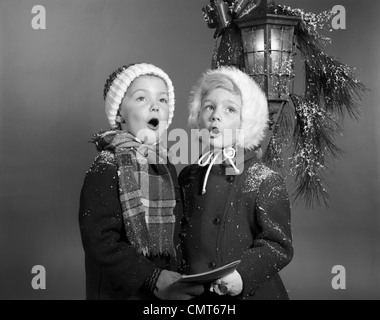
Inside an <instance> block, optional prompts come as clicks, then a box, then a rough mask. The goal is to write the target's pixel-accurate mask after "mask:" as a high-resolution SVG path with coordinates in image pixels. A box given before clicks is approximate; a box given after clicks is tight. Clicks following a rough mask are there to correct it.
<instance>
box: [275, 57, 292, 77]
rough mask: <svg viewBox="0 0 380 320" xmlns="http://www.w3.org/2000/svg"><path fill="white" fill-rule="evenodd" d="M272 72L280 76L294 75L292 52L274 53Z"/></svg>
mask: <svg viewBox="0 0 380 320" xmlns="http://www.w3.org/2000/svg"><path fill="white" fill-rule="evenodd" d="M270 61H271V69H270V72H271V73H274V74H279V75H288V76H292V75H293V73H294V72H293V60H292V54H291V53H290V52H281V51H272V52H271V54H270Z"/></svg>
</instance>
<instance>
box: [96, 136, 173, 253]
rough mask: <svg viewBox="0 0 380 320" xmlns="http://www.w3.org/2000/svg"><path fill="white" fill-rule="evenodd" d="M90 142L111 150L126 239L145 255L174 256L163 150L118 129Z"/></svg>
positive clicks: (170, 194) (170, 199) (169, 184)
mask: <svg viewBox="0 0 380 320" xmlns="http://www.w3.org/2000/svg"><path fill="white" fill-rule="evenodd" d="M92 142H94V143H95V144H96V146H97V149H98V150H104V149H107V150H112V151H113V152H114V154H115V159H116V163H117V166H118V176H119V199H120V203H121V207H122V212H123V220H124V224H125V230H126V234H127V237H128V240H129V241H130V242H131V244H132V245H133V246H134V248H135V249H136V250H137V251H138V252H139V253H142V254H144V255H145V256H150V255H161V254H163V255H171V256H175V249H174V243H173V235H174V226H175V216H174V214H173V209H174V207H175V205H176V200H175V193H174V184H173V180H172V177H171V174H170V172H169V169H168V167H167V166H166V165H165V164H163V163H166V161H167V153H166V150H164V149H163V148H160V147H159V146H152V145H145V144H143V143H142V142H141V141H139V140H138V139H137V138H135V137H134V136H133V135H132V134H130V133H129V132H126V131H120V130H112V131H108V132H105V133H100V134H97V135H95V136H94V137H93V139H92ZM164 157H165V158H164ZM157 163H158V164H157ZM149 167H151V170H149Z"/></svg>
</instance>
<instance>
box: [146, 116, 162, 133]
mask: <svg viewBox="0 0 380 320" xmlns="http://www.w3.org/2000/svg"><path fill="white" fill-rule="evenodd" d="M159 124H160V121H159V120H158V119H157V118H152V119H150V120H149V122H148V128H149V129H151V130H157V129H158V125H159Z"/></svg>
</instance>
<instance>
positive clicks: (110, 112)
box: [104, 63, 175, 129]
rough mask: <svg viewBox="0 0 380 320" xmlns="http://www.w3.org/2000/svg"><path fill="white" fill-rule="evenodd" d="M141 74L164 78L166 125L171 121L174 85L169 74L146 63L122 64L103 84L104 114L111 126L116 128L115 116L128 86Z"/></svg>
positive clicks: (173, 105) (173, 106) (173, 104)
mask: <svg viewBox="0 0 380 320" xmlns="http://www.w3.org/2000/svg"><path fill="white" fill-rule="evenodd" d="M143 75H153V76H157V77H159V78H161V79H162V80H164V82H165V84H166V87H167V89H168V98H169V102H168V103H169V119H168V126H169V125H170V123H171V122H172V119H173V115H174V108H175V98H174V87H173V84H172V81H171V80H170V78H169V76H168V75H167V74H166V73H165V72H164V71H163V70H161V69H160V68H158V67H156V66H154V65H152V64H148V63H138V64H131V65H128V66H123V67H121V68H119V69H117V70H116V71H114V72H113V74H111V76H110V77H109V79H108V80H107V82H106V84H105V88H104V102H105V108H106V115H107V118H108V121H109V123H110V125H111V128H113V129H115V128H117V123H116V116H117V113H118V111H119V108H120V105H121V102H122V101H123V98H124V96H125V93H126V92H127V89H128V87H129V86H130V85H131V83H132V82H133V80H135V79H136V78H138V77H140V76H143Z"/></svg>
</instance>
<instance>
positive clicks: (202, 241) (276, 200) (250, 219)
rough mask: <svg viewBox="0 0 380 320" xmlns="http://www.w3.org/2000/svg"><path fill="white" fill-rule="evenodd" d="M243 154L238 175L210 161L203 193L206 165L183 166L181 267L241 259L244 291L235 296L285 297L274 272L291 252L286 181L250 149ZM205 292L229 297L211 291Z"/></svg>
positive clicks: (188, 269)
mask: <svg viewBox="0 0 380 320" xmlns="http://www.w3.org/2000/svg"><path fill="white" fill-rule="evenodd" d="M244 160H245V162H244V171H243V172H242V173H241V174H240V175H236V176H231V175H225V169H226V165H225V164H220V165H214V166H213V168H212V169H211V172H210V176H209V178H208V182H207V186H206V193H205V194H204V195H202V194H201V189H202V185H203V180H204V177H205V173H206V170H207V167H199V166H198V165H192V166H188V167H186V168H185V169H183V170H182V172H181V174H180V177H179V182H180V186H181V189H182V192H183V197H184V210H185V211H184V214H185V219H184V223H183V230H182V232H181V238H182V243H183V259H184V262H185V267H184V272H185V273H186V274H193V273H199V272H205V271H210V270H212V269H214V268H217V267H220V266H222V265H224V264H226V263H229V262H232V261H235V260H239V259H240V260H241V263H240V265H239V266H238V267H237V271H238V272H239V273H240V275H241V277H242V280H243V292H242V293H241V294H240V295H239V296H237V298H238V299H288V295H287V291H286V290H285V287H284V285H283V283H282V281H281V279H280V276H279V274H278V272H279V271H280V270H281V269H282V268H284V267H285V266H286V265H287V264H288V263H289V262H290V261H291V259H292V257H293V247H292V235H291V226H290V205H289V199H288V194H287V191H286V186H285V184H284V181H283V179H282V178H281V177H280V176H279V175H278V174H277V173H275V172H274V171H272V170H270V169H269V168H267V167H266V166H264V165H262V164H261V163H260V162H259V161H258V160H257V158H256V157H255V153H254V152H253V151H251V152H247V153H246V154H245V157H244ZM203 297H204V298H208V299H229V298H231V297H229V296H228V297H227V296H217V295H216V294H215V293H208V294H205V295H204V296H203Z"/></svg>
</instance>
